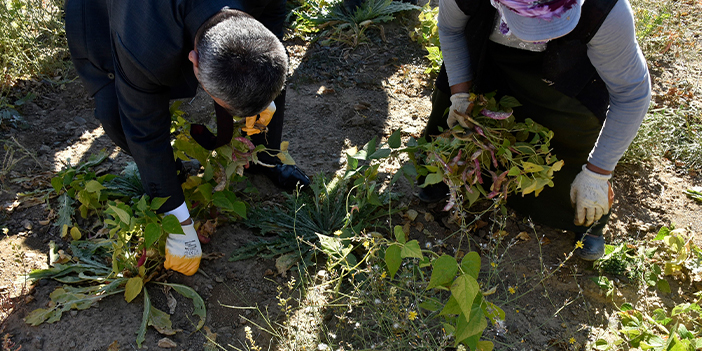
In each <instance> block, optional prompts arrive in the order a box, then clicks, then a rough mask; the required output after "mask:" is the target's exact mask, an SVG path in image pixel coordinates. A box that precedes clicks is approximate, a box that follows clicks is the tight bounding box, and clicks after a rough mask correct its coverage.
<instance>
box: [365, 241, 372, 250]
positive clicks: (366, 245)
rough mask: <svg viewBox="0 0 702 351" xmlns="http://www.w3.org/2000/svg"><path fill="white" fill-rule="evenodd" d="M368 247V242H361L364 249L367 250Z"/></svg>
mask: <svg viewBox="0 0 702 351" xmlns="http://www.w3.org/2000/svg"><path fill="white" fill-rule="evenodd" d="M369 246H370V241H364V242H363V247H365V248H366V249H367V248H368V247H369Z"/></svg>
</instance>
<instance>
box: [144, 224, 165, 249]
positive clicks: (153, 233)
mask: <svg viewBox="0 0 702 351" xmlns="http://www.w3.org/2000/svg"><path fill="white" fill-rule="evenodd" d="M160 237H161V227H159V225H158V224H156V223H149V224H147V225H146V228H144V247H146V248H149V247H151V245H153V244H154V243H155V242H157V241H158V239H159V238H160Z"/></svg>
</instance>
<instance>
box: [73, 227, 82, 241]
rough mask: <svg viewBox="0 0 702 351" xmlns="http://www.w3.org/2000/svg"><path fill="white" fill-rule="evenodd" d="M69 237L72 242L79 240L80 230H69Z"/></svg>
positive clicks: (76, 228) (74, 228)
mask: <svg viewBox="0 0 702 351" xmlns="http://www.w3.org/2000/svg"><path fill="white" fill-rule="evenodd" d="M71 237H72V238H73V240H80V237H81V234H80V229H78V227H73V228H71Z"/></svg>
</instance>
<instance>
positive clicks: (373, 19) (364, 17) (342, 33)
mask: <svg viewBox="0 0 702 351" xmlns="http://www.w3.org/2000/svg"><path fill="white" fill-rule="evenodd" d="M415 9H420V7H419V6H415V5H411V4H407V3H402V2H398V1H392V0H366V1H364V2H363V4H362V5H361V6H360V7H358V8H357V9H356V10H355V11H352V12H351V11H348V10H347V9H346V8H345V7H344V5H343V2H342V1H333V0H332V1H327V0H302V1H301V5H300V6H299V7H297V8H296V9H295V10H294V11H293V12H294V13H295V15H297V19H296V20H295V22H294V23H293V28H295V30H296V31H298V32H300V33H302V34H303V35H305V34H309V33H317V32H319V33H318V34H317V36H316V39H315V40H317V39H319V38H325V39H324V40H323V41H322V44H326V45H328V44H330V43H332V42H338V43H341V44H344V45H346V46H349V47H351V48H356V47H357V46H358V45H360V44H362V43H365V42H367V41H368V38H367V37H366V34H365V32H366V30H367V29H368V28H371V27H376V28H378V29H379V30H380V33H381V36H382V37H383V38H384V33H383V29H382V27H381V26H379V24H380V23H384V22H388V21H391V20H393V19H394V18H395V17H394V14H396V13H399V12H402V11H408V10H415ZM327 27H331V28H327ZM383 40H384V39H383Z"/></svg>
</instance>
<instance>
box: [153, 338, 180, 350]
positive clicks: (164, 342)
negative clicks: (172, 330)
mask: <svg viewBox="0 0 702 351" xmlns="http://www.w3.org/2000/svg"><path fill="white" fill-rule="evenodd" d="M177 346H178V344H176V343H175V342H174V341H173V340H171V339H169V338H163V339H161V340H159V341H158V347H160V348H163V349H172V348H174V347H177Z"/></svg>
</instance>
